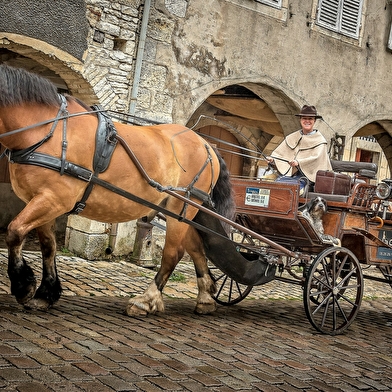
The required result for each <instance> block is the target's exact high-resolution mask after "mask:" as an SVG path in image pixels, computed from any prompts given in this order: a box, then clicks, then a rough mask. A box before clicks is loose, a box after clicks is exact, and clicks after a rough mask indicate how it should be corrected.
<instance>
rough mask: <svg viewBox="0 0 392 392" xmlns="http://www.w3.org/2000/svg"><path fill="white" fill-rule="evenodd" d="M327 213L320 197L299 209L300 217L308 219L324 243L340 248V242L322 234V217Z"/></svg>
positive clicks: (325, 203)
mask: <svg viewBox="0 0 392 392" xmlns="http://www.w3.org/2000/svg"><path fill="white" fill-rule="evenodd" d="M326 212H327V201H326V200H325V199H323V198H322V197H320V196H317V197H315V198H314V199H312V200H310V201H309V202H308V203H306V204H305V205H304V206H303V207H302V208H301V213H302V216H304V217H306V218H307V219H309V221H310V222H311V224H312V226H313V227H314V229H315V230H316V232H317V234H318V235H319V236H320V237H321V238H322V239H323V241H324V242H327V243H331V244H333V245H334V246H340V240H339V239H338V238H335V237H332V236H331V235H329V234H324V225H323V216H324V214H325V213H326Z"/></svg>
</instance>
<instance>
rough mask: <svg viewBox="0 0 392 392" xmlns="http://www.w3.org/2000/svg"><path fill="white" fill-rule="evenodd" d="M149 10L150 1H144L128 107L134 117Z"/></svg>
mask: <svg viewBox="0 0 392 392" xmlns="http://www.w3.org/2000/svg"><path fill="white" fill-rule="evenodd" d="M150 8H151V0H145V2H144V10H143V16H142V25H141V28H140V38H139V45H138V48H137V54H136V63H135V73H134V76H133V84H132V90H131V99H130V100H131V104H130V106H129V115H130V116H134V115H135V110H136V102H137V93H138V90H139V83H140V74H141V72H142V63H143V55H144V47H145V44H146V36H147V26H148V20H149V18H150Z"/></svg>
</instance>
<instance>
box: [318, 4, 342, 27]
mask: <svg viewBox="0 0 392 392" xmlns="http://www.w3.org/2000/svg"><path fill="white" fill-rule="evenodd" d="M339 5H340V0H320V3H319V11H318V20H317V21H318V23H319V24H320V25H322V26H325V27H327V28H332V29H333V30H337V29H338V28H339V15H340V9H339V8H340V7H339Z"/></svg>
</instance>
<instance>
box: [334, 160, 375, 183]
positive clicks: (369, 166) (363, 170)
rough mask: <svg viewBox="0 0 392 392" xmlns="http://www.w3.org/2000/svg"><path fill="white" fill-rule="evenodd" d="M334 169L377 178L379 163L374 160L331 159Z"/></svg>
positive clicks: (339, 171) (338, 171)
mask: <svg viewBox="0 0 392 392" xmlns="http://www.w3.org/2000/svg"><path fill="white" fill-rule="evenodd" d="M331 165H332V170H333V171H334V172H337V173H341V172H345V173H355V174H357V175H358V176H359V177H365V178H369V179H373V178H376V174H377V171H378V165H377V164H376V163H372V162H351V161H336V160H333V159H331Z"/></svg>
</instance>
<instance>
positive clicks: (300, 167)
mask: <svg viewBox="0 0 392 392" xmlns="http://www.w3.org/2000/svg"><path fill="white" fill-rule="evenodd" d="M296 116H298V117H299V118H300V122H301V129H299V130H298V131H295V132H293V133H291V134H290V135H288V136H286V137H285V139H284V140H283V142H282V143H281V144H280V145H279V146H278V147H277V148H276V149H275V150H274V151H273V152H272V154H271V156H270V158H269V162H270V164H273V165H274V166H275V167H276V169H277V170H278V172H279V175H280V176H279V177H278V179H277V181H282V182H291V181H298V182H300V183H301V188H303V187H304V186H306V183H307V182H309V186H310V187H311V188H312V187H313V185H314V182H315V181H316V173H317V171H319V170H332V166H331V162H330V159H329V156H328V150H327V141H326V139H325V138H324V136H323V135H322V134H321V133H320V132H319V131H318V130H317V129H314V126H315V123H316V120H317V119H320V118H322V117H321V116H320V115H318V113H317V110H316V108H315V107H314V106H309V105H304V106H303V107H302V109H301V112H300V113H299V114H296Z"/></svg>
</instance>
